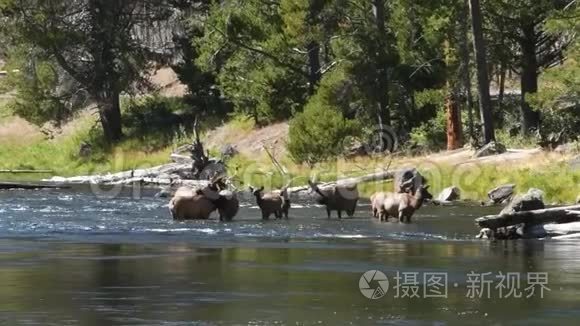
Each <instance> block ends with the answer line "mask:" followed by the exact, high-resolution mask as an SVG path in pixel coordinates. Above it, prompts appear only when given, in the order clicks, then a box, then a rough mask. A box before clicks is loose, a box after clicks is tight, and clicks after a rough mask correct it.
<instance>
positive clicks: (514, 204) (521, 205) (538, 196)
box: [499, 188, 546, 215]
mask: <svg viewBox="0 0 580 326" xmlns="http://www.w3.org/2000/svg"><path fill="white" fill-rule="evenodd" d="M543 197H544V192H543V191H541V190H540V189H536V188H530V189H529V190H528V192H527V193H526V194H524V195H522V196H515V197H513V199H512V200H511V201H510V202H509V204H508V205H507V206H506V207H504V209H502V211H501V212H500V213H499V214H500V215H504V214H511V213H515V212H521V211H532V210H536V209H544V208H546V205H544V201H543Z"/></svg>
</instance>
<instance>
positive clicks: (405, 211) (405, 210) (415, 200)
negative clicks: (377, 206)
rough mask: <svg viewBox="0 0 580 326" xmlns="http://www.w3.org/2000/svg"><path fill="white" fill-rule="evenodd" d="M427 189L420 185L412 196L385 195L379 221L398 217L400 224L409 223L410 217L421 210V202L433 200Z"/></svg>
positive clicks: (405, 194) (427, 187)
mask: <svg viewBox="0 0 580 326" xmlns="http://www.w3.org/2000/svg"><path fill="white" fill-rule="evenodd" d="M428 189H429V186H424V185H420V186H419V187H418V188H417V191H416V192H415V194H414V195H413V194H410V193H402V194H396V193H387V194H386V196H385V198H384V201H383V204H382V207H381V210H380V211H379V217H380V220H381V221H386V220H388V218H389V216H392V217H398V218H399V222H401V223H410V222H411V217H412V216H413V214H414V213H415V211H416V210H418V209H419V208H421V206H422V205H423V202H424V201H425V200H429V199H432V198H433V195H431V193H429V191H428Z"/></svg>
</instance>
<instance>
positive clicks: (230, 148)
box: [220, 144, 239, 159]
mask: <svg viewBox="0 0 580 326" xmlns="http://www.w3.org/2000/svg"><path fill="white" fill-rule="evenodd" d="M238 153H239V152H238V150H237V149H236V147H235V146H234V145H232V144H225V145H224V146H222V148H221V150H220V154H221V156H222V158H223V159H227V158H232V157H234V156H236V155H238Z"/></svg>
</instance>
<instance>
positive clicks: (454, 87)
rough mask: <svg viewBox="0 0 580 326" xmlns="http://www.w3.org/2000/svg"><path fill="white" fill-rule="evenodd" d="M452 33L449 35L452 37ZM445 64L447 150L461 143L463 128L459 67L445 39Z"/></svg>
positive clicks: (455, 147) (452, 49) (456, 147)
mask: <svg viewBox="0 0 580 326" xmlns="http://www.w3.org/2000/svg"><path fill="white" fill-rule="evenodd" d="M453 36H454V35H450V38H453ZM444 47H445V66H446V68H447V71H448V76H449V77H450V78H447V87H446V88H447V96H446V97H445V113H446V121H447V150H455V149H458V148H460V147H461V146H462V145H463V140H462V138H463V135H462V134H463V130H462V129H463V128H462V126H461V112H460V111H459V105H458V98H459V89H458V84H459V83H458V82H457V79H458V78H459V76H457V74H458V73H459V71H460V70H459V69H458V68H459V67H458V66H457V60H456V59H455V55H454V53H452V52H455V49H454V48H453V46H452V45H451V42H450V41H449V40H445V42H444Z"/></svg>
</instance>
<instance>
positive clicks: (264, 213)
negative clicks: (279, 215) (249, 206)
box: [262, 212, 270, 220]
mask: <svg viewBox="0 0 580 326" xmlns="http://www.w3.org/2000/svg"><path fill="white" fill-rule="evenodd" d="M269 218H270V214H268V213H266V212H262V219H263V220H267V219H269Z"/></svg>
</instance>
